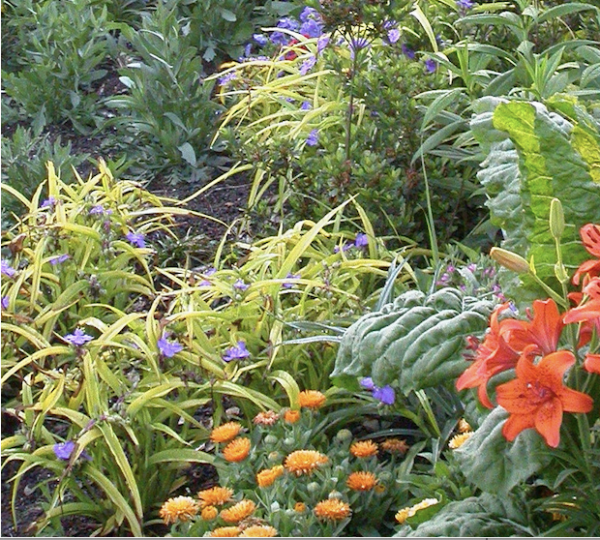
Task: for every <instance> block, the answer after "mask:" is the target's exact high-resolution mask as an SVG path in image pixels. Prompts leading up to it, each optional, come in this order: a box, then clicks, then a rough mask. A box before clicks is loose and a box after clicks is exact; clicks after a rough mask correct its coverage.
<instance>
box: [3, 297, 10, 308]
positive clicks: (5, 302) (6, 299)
mask: <svg viewBox="0 0 600 540" xmlns="http://www.w3.org/2000/svg"><path fill="white" fill-rule="evenodd" d="M9 303H10V299H9V298H8V296H3V297H2V309H3V310H6V309H8V306H9Z"/></svg>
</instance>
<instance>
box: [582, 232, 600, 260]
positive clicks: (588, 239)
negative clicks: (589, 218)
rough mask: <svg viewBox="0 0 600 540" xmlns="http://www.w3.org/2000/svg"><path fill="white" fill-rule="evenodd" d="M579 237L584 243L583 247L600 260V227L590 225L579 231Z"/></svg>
mask: <svg viewBox="0 0 600 540" xmlns="http://www.w3.org/2000/svg"><path fill="white" fill-rule="evenodd" d="M579 235H580V236H581V241H582V242H583V247H585V249H587V250H588V252H589V253H590V254H591V255H594V256H596V257H598V258H600V225H596V224H594V223H588V224H587V225H584V226H583V227H581V229H579Z"/></svg>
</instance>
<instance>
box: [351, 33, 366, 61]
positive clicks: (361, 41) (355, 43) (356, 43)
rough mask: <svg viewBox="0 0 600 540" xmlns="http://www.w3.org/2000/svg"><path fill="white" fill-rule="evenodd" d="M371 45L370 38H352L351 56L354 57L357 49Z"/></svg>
mask: <svg viewBox="0 0 600 540" xmlns="http://www.w3.org/2000/svg"><path fill="white" fill-rule="evenodd" d="M368 46H369V40H368V39H367V38H364V37H362V38H356V39H355V38H352V39H351V40H350V56H351V57H352V58H353V59H354V55H355V54H356V51H360V50H361V49H366V48H367V47H368Z"/></svg>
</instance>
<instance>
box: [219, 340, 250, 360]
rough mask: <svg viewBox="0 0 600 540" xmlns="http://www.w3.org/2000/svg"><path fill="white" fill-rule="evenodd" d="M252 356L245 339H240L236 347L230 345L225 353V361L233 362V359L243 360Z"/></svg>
mask: <svg viewBox="0 0 600 540" xmlns="http://www.w3.org/2000/svg"><path fill="white" fill-rule="evenodd" d="M249 356H250V351H249V350H248V349H246V343H245V342H244V341H241V340H240V341H238V342H237V345H236V346H235V347H229V349H227V350H226V351H225V353H224V354H223V361H224V362H231V361H232V360H242V359H244V358H248V357H249Z"/></svg>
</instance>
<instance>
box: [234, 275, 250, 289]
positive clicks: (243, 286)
mask: <svg viewBox="0 0 600 540" xmlns="http://www.w3.org/2000/svg"><path fill="white" fill-rule="evenodd" d="M248 287H250V285H248V284H247V283H246V282H245V281H244V280H243V279H242V278H239V279H237V280H236V282H235V283H234V284H233V288H234V289H237V290H238V291H245V290H246V289H247V288H248Z"/></svg>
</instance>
